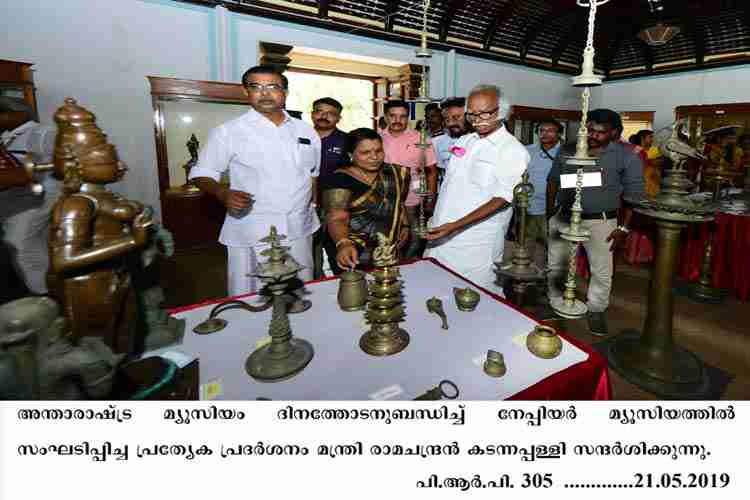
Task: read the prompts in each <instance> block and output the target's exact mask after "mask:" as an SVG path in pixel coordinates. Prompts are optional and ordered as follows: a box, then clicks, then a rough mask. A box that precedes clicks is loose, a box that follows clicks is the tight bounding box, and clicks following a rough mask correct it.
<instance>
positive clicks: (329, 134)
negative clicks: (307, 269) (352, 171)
mask: <svg viewBox="0 0 750 500" xmlns="http://www.w3.org/2000/svg"><path fill="white" fill-rule="evenodd" d="M342 109H343V106H342V105H341V103H340V102H339V101H337V100H336V99H333V98H332V97H323V98H321V99H318V100H316V101H315V102H313V109H312V113H311V115H312V120H313V126H314V127H315V131H316V132H317V133H318V135H319V136H320V144H321V148H320V153H321V158H320V177H319V178H318V192H317V193H316V196H317V198H316V200H317V201H318V202H319V201H320V186H321V185H322V184H323V183H324V182H325V178H326V176H328V175H331V174H332V173H333V172H334V171H335V170H336V169H337V168H340V167H342V166H344V165H346V163H347V160H348V158H347V155H346V153H345V152H344V149H345V145H346V138H347V134H346V133H345V132H342V131H341V130H339V129H338V127H337V125H338V123H339V121H340V120H341V110H342ZM318 215H320V214H318ZM324 248H325V250H326V254H327V255H328V264H329V265H330V266H331V269H332V270H334V271H335V270H336V269H337V267H336V247H335V245H334V244H333V241H332V240H331V238H330V237H329V236H328V232H327V231H326V230H325V223H322V224H321V226H320V229H319V230H318V231H317V232H316V233H315V235H314V237H313V266H314V267H313V277H314V278H315V279H318V278H322V277H323V249H324Z"/></svg>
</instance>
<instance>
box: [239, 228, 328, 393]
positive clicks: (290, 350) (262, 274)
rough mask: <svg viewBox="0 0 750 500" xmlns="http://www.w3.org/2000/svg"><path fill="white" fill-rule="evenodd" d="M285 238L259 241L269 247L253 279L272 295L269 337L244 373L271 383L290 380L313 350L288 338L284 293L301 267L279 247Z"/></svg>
mask: <svg viewBox="0 0 750 500" xmlns="http://www.w3.org/2000/svg"><path fill="white" fill-rule="evenodd" d="M283 239H286V236H285V235H280V234H278V233H277V232H276V227H275V226H271V232H270V234H269V235H268V236H266V237H265V238H263V239H261V240H260V241H262V242H264V243H268V244H270V245H271V248H268V249H266V250H263V251H262V252H261V255H263V256H267V257H268V260H267V261H266V262H265V263H263V264H260V265H259V266H258V270H257V272H256V273H255V274H254V276H257V277H258V278H260V279H261V281H263V282H264V283H266V286H267V287H268V289H269V290H270V292H271V293H272V296H273V298H272V301H273V312H272V315H271V324H270V327H269V334H270V336H271V343H270V344H267V345H264V346H262V347H259V348H258V349H256V350H255V351H254V352H253V353H252V354H250V356H249V357H248V358H247V361H246V363H245V370H246V371H247V373H248V375H250V376H251V377H253V378H254V379H258V380H263V381H267V382H275V381H279V380H283V379H286V378H288V377H291V376H293V375H295V374H297V373H299V372H300V371H302V370H303V369H304V368H305V367H306V366H307V364H308V363H309V362H310V361H311V360H312V358H313V354H314V352H315V351H314V349H313V346H312V344H310V342H308V341H306V340H303V339H299V338H293V337H292V328H291V326H290V325H289V316H288V310H287V307H288V302H289V301H290V300H294V299H293V298H292V297H290V296H289V295H288V294H287V293H286V292H287V289H288V282H289V281H291V280H293V279H296V278H297V273H298V272H299V270H300V269H302V266H301V265H299V264H298V263H297V261H295V260H294V258H293V257H292V256H291V255H289V253H288V250H289V247H285V246H282V245H281V240H283Z"/></svg>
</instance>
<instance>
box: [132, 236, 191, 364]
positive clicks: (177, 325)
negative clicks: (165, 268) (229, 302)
mask: <svg viewBox="0 0 750 500" xmlns="http://www.w3.org/2000/svg"><path fill="white" fill-rule="evenodd" d="M154 228H155V229H154V231H153V237H152V238H151V242H150V244H149V245H148V246H147V247H146V248H145V250H143V252H142V253H141V267H140V269H139V272H138V273H137V274H138V276H137V277H136V278H135V280H134V283H135V288H136V296H137V298H138V312H139V315H140V318H139V319H140V322H139V324H140V325H141V328H140V329H139V331H141V332H142V333H143V338H144V340H143V347H144V350H146V351H150V350H152V349H158V348H160V347H165V346H168V345H170V344H173V343H175V342H177V341H179V340H181V339H182V337H183V335H184V333H185V320H184V319H177V318H174V317H172V316H170V315H169V314H168V313H167V311H165V310H164V309H162V307H161V306H162V303H163V302H164V290H163V289H162V287H161V286H159V281H158V272H157V271H156V269H155V268H156V266H157V264H156V263H155V261H156V260H157V258H158V257H159V256H162V257H171V256H172V255H173V254H174V238H173V237H172V233H171V232H169V231H168V230H167V229H165V228H164V227H162V226H159V225H155V226H154Z"/></svg>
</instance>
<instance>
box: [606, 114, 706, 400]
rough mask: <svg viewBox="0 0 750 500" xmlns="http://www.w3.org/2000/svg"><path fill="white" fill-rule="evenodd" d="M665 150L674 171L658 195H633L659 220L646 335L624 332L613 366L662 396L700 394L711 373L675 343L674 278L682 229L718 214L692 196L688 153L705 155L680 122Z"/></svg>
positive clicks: (616, 345) (614, 351)
mask: <svg viewBox="0 0 750 500" xmlns="http://www.w3.org/2000/svg"><path fill="white" fill-rule="evenodd" d="M676 125H677V124H675V126H674V127H673V130H672V135H671V137H670V138H669V139H667V140H666V141H664V142H663V143H661V144H660V145H659V146H660V149H661V150H662V153H663V154H664V155H665V156H669V157H670V158H671V159H672V161H673V165H675V168H673V169H672V170H668V171H667V172H666V174H667V175H666V176H665V177H664V179H663V181H662V188H661V191H660V192H659V194H658V195H657V196H656V197H655V198H653V199H649V198H639V199H628V200H627V201H629V202H630V203H632V204H633V205H634V206H635V210H636V211H637V212H639V213H642V214H644V215H647V216H649V217H652V218H653V219H654V221H655V222H656V227H657V233H656V260H655V262H654V267H653V270H652V272H651V283H650V285H649V291H648V302H647V304H648V305H647V307H648V310H647V313H646V322H645V325H644V327H643V333H642V334H641V336H640V338H634V337H632V336H630V335H626V334H622V335H620V336H618V337H617V339H616V340H615V341H614V343H613V344H612V345H611V346H610V348H609V353H608V356H607V357H608V359H609V362H610V364H611V366H612V367H613V368H614V369H615V370H616V371H617V372H618V373H620V374H621V375H622V376H624V377H625V378H626V379H627V380H628V381H630V382H632V383H634V384H636V385H638V386H640V387H642V388H644V389H646V390H648V391H651V392H653V393H655V394H657V395H659V396H662V397H668V398H675V399H694V398H701V397H704V396H705V391H706V388H707V384H708V382H707V377H706V373H705V370H704V367H703V364H702V363H701V361H700V360H699V359H698V358H697V357H696V356H695V355H694V354H693V353H691V352H690V351H688V350H687V349H684V348H682V347H680V346H678V345H676V344H675V342H674V339H673V336H672V315H673V300H674V295H673V293H672V284H673V277H674V272H675V267H676V265H677V253H678V251H679V246H680V232H681V231H682V229H683V228H685V227H686V226H687V225H688V224H690V223H696V222H705V221H709V220H711V219H713V213H714V211H715V204H714V203H713V202H704V203H698V202H693V201H692V200H690V199H689V198H688V197H687V194H688V192H689V189H690V188H691V187H692V185H693V183H692V182H690V180H688V179H687V177H686V173H685V170H684V168H683V166H684V163H685V160H686V158H687V157H689V156H690V157H694V158H700V157H701V155H700V154H699V153H698V152H697V151H695V150H694V149H693V148H692V147H690V146H689V145H687V144H685V143H683V142H681V141H680V140H679V138H678V135H677V130H678V127H677V126H676Z"/></svg>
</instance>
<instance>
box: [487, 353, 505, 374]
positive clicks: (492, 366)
mask: <svg viewBox="0 0 750 500" xmlns="http://www.w3.org/2000/svg"><path fill="white" fill-rule="evenodd" d="M505 372H506V368H505V359H504V358H503V355H502V354H500V353H499V352H497V351H493V350H492V349H490V350H488V351H487V360H486V361H485V362H484V373H486V374H487V375H489V376H490V377H502V376H503V375H505Z"/></svg>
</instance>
